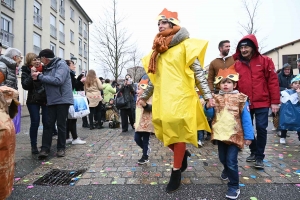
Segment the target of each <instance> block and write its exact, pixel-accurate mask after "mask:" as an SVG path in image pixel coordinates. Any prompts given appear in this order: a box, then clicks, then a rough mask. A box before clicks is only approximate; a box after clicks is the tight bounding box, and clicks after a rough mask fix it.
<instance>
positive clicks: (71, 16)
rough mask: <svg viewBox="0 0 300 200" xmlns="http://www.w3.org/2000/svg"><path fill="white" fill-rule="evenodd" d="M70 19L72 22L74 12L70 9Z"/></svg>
mask: <svg viewBox="0 0 300 200" xmlns="http://www.w3.org/2000/svg"><path fill="white" fill-rule="evenodd" d="M70 19H72V20H73V21H74V10H73V8H71V7H70Z"/></svg>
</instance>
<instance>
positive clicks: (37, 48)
mask: <svg viewBox="0 0 300 200" xmlns="http://www.w3.org/2000/svg"><path fill="white" fill-rule="evenodd" d="M41 50H42V49H41V47H38V46H35V45H33V52H34V53H35V54H36V55H39V53H40V52H41Z"/></svg>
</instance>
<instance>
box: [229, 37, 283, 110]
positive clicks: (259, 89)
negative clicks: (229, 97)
mask: <svg viewBox="0 0 300 200" xmlns="http://www.w3.org/2000/svg"><path fill="white" fill-rule="evenodd" d="M244 39H250V40H251V41H252V42H253V43H254V44H255V46H256V49H255V53H254V55H253V56H252V58H251V59H250V61H246V60H243V57H242V55H241V51H240V50H239V48H236V53H235V54H234V55H233V57H234V59H235V60H237V61H236V63H235V70H236V72H237V73H239V81H238V90H239V91H240V92H242V93H244V94H246V95H247V96H248V97H249V100H250V108H251V109H253V108H265V107H270V106H271V104H279V103H280V92H279V82H278V77H277V74H276V73H275V67H274V63H273V61H272V59H271V58H269V57H267V56H263V55H261V54H260V53H259V52H258V44H257V40H256V37H255V36H254V35H252V34H250V35H246V36H244V37H243V38H242V39H241V40H240V41H239V43H240V42H241V41H242V40H244ZM238 46H239V44H238Z"/></svg>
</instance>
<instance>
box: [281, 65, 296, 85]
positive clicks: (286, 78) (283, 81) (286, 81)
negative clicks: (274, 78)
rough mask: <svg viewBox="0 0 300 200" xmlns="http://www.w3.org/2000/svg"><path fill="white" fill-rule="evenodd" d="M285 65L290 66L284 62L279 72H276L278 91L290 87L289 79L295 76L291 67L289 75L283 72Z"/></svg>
mask: <svg viewBox="0 0 300 200" xmlns="http://www.w3.org/2000/svg"><path fill="white" fill-rule="evenodd" d="M286 67H290V68H291V66H290V65H288V64H284V65H283V67H282V70H281V72H280V73H279V74H278V81H279V88H280V91H283V90H285V89H291V80H292V79H293V78H294V77H295V75H293V69H291V70H290V74H289V75H285V74H284V69H285V68H286Z"/></svg>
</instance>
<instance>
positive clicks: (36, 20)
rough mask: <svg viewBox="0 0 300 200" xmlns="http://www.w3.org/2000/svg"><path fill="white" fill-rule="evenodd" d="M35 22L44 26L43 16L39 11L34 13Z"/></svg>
mask: <svg viewBox="0 0 300 200" xmlns="http://www.w3.org/2000/svg"><path fill="white" fill-rule="evenodd" d="M33 23H34V25H36V26H38V27H40V28H42V16H41V15H39V14H37V13H34V15H33Z"/></svg>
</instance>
